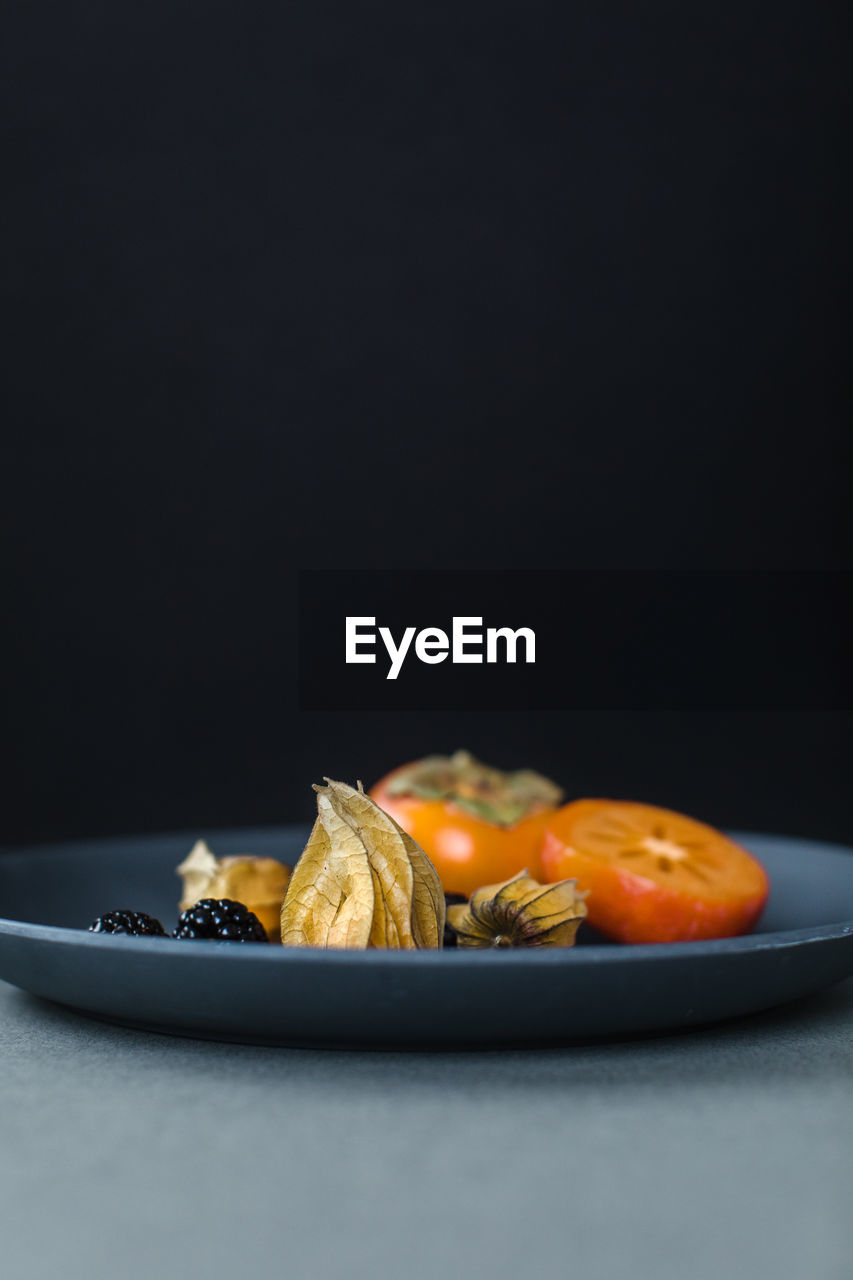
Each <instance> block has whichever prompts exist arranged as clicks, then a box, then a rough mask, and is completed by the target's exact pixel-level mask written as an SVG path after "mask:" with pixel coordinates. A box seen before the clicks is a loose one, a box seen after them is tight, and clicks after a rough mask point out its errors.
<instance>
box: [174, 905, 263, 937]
mask: <svg viewBox="0 0 853 1280" xmlns="http://www.w3.org/2000/svg"><path fill="white" fill-rule="evenodd" d="M175 937H176V938H214V939H218V940H219V941H220V942H268V941H269V939H268V938H267V934H266V930H265V929H264V926H263V925H262V924H261V922H260V920H259V919H258V917H257V916H256V915H255V913H254V911H250V910H249V908H248V907H245V906H244V905H243V903H242V902H233V901H232V900H231V898H202V899H201V900H200V901H199V902H197V903H196V904H195V906H192V907H188V908H187V910H186V911H185V912H184V913H183V915H181V916H180V917H179V919H178V927H177V929H176V930H175Z"/></svg>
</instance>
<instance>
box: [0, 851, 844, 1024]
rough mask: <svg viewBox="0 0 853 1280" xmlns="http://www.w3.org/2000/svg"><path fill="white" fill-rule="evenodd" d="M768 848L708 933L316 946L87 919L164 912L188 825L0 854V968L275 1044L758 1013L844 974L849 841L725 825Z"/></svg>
mask: <svg viewBox="0 0 853 1280" xmlns="http://www.w3.org/2000/svg"><path fill="white" fill-rule="evenodd" d="M306 836H307V828H303V827H282V828H274V829H270V828H263V829H253V830H247V831H242V832H233V831H229V832H220V833H213V834H212V835H211V836H210V843H211V845H212V847H213V848H214V850H215V851H216V852H217V853H219V854H226V853H238V852H241V851H242V852H250V853H258V854H267V855H270V856H274V857H279V858H281V859H282V860H283V861H286V862H293V861H295V859H296V857H297V856H298V854H299V852H300V850H301V849H302V847H303V845H304V843H305V839H306ZM737 838H738V839H740V840H741V841H742V843H743V844H745V845H746V846H747V848H749V849H751V850H752V851H753V852H754V853H755V854H756V855H757V856H758V857H759V858H760V859H761V861H762V862H763V863H764V865H765V866H766V867H767V870H768V872H769V874H770V878H771V881H772V886H773V887H772V893H771V897H770V902H769V903H768V906H767V909H766V911H765V913H764V916H763V919H762V921H761V923H760V926H759V929H758V931H757V932H755V933H753V934H752V935H750V936H749V937H744V938H728V939H723V940H721V941H717V942H686V943H675V944H669V945H665V946H642V947H627V946H618V945H614V944H603V943H601V942H591V941H590V939H591V937H592V935H591V934H590V932H589V930H587V931H586V936H587V940H586V941H583V936H584V932H585V931H584V929H581V933H580V939H579V944H578V945H577V946H576V947H574V948H571V949H565V950H564V949H559V948H557V949H554V950H542V951H493V952H482V951H459V950H446V951H414V952H400V951H361V952H353V951H350V952H345V951H311V950H304V951H303V950H297V949H287V950H285V949H284V948H281V947H273V946H261V945H241V944H236V943H227V942H174V941H172V940H171V939H156V938H154V939H149V938H128V937H115V936H109V935H95V934H91V933H88V932H86V926H87V925H88V924H89V923H90V921H91V920H92V919H93V918H94V916H96V915H98V914H99V913H100V912H102V911H107V910H110V909H111V908H119V907H125V908H127V907H130V908H133V909H135V910H141V911H149V912H151V913H152V914H154V915H156V916H158V917H159V918H160V919H161V920H162V921H163V923H164V925H165V926H166V928H167V929H170V928H172V927H173V925H174V920H175V916H176V906H175V903H176V900H177V891H178V881H177V879H176V877H175V872H174V868H175V866H176V864H177V863H178V862H179V861H180V859H181V858H183V856H184V855H185V854H186V853H187V851H188V849H189V848H190V845H191V844H192V841H193V839H194V837H191V836H187V835H167V836H146V837H135V838H132V839H120V840H100V841H90V842H86V843H79V844H66V845H54V846H51V847H49V848H38V849H30V850H26V851H23V852H19V853H6V854H3V855H2V856H0V910H2V913H3V916H4V917H7V918H5V919H0V978H5V979H6V981H8V982H12V983H15V984H17V985H18V986H20V987H23V988H25V989H26V990H27V991H31V992H34V993H35V994H36V995H39V996H45V997H47V998H48V999H50V1000H56V1001H59V1002H60V1003H61V1004H65V1005H70V1006H72V1007H73V1008H75V1009H79V1010H81V1011H82V1012H85V1013H90V1014H94V1015H96V1016H98V1017H101V1018H106V1019H109V1020H111V1021H115V1022H121V1023H126V1024H129V1025H132V1026H137V1027H143V1028H147V1029H150V1030H155V1031H166V1032H171V1033H173V1034H180V1035H190V1036H205V1037H211V1038H214V1039H221V1040H243V1041H252V1042H259V1043H269V1044H313V1045H319V1044H351V1045H359V1044H361V1045H374V1046H387V1047H393V1046H418V1045H419V1046H427V1047H429V1046H441V1045H454V1044H458V1045H466V1044H468V1045H470V1044H507V1043H522V1042H531V1041H538V1042H547V1041H552V1042H553V1041H560V1040H572V1039H589V1038H593V1037H601V1036H623V1035H630V1034H635V1033H637V1032H645V1031H656V1030H663V1029H677V1028H684V1027H692V1026H696V1025H698V1024H700V1023H706V1022H713V1021H716V1020H718V1019H722V1018H732V1017H736V1016H737V1015H739V1014H746V1013H754V1012H756V1011H757V1010H759V1009H766V1008H769V1007H770V1006H771V1005H776V1004H781V1003H783V1002H785V1001H787V1000H795V999H797V998H798V997H800V996H805V995H808V994H809V993H811V992H814V991H817V990H818V989H819V988H821V987H825V986H827V985H829V984H830V983H832V982H837V981H838V980H839V979H841V978H844V977H846V976H847V975H848V974H851V973H853V850H847V849H842V848H839V847H837V846H832V845H826V844H819V843H817V842H815V841H811V840H792V839H787V838H785V837H782V836H759V835H744V836H739V837H737Z"/></svg>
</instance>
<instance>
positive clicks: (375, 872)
mask: <svg viewBox="0 0 853 1280" xmlns="http://www.w3.org/2000/svg"><path fill="white" fill-rule="evenodd" d="M326 782H327V785H326V786H325V787H317V788H315V790H316V791H317V814H318V817H317V823H316V824H315V827H314V831H313V833H312V836H311V839H310V840H309V842H308V845H307V846H306V849H305V851H304V853H303V854H302V857H301V858H300V859H299V861H298V862H297V864H296V867H295V869H294V872H293V876H292V877H291V882H290V887H289V889H288V892H287V895H286V897H285V900H284V903H283V905H282V909H281V938H282V942H283V943H284V944H285V945H286V946H319V947H331V946H345V947H380V948H394V949H403V950H412V949H414V948H417V947H438V946H441V944H442V939H443V932H444V894H443V892H442V889H441V882H440V880H439V878H438V873H437V872H436V870H435V868H434V867H433V865H432V863H431V862H430V861H429V859H428V858H427V856H426V854H425V853H424V852H423V850H422V849H421V848H420V847H419V846H418V845H417V844H415V842H414V841H413V840H412V839H411V837H410V836H407V835H406V834H405V832H403V831H401V829H400V828H399V827H398V826H397V824H396V822H394V820H393V819H392V818H390V817H389V816H388V814H387V813H385V812H384V811H383V810H382V809H380V808H379V806H378V805H377V804H376V803H375V802H374V801H373V800H371V799H370V797H369V796H367V795H365V794H364V792H363V790H362V789H361V785H360V784H359V787H358V789H356V788H354V787H350V786H347V785H346V783H342V782H333V781H331V780H330V779H327V780H326ZM321 833H322V834H321ZM342 920H344V921H345V923H346V927H345V929H343V930H342V929H341V921H342Z"/></svg>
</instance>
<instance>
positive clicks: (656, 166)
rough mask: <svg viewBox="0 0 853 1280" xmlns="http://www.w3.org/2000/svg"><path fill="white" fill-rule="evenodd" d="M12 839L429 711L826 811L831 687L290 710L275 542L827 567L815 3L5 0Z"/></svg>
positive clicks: (824, 826) (327, 768)
mask: <svg viewBox="0 0 853 1280" xmlns="http://www.w3.org/2000/svg"><path fill="white" fill-rule="evenodd" d="M4 17H5V20H6V21H5V26H6V28H7V30H6V37H5V39H4V42H3V52H2V55H0V56H2V58H3V61H4V63H6V64H8V65H5V66H4V67H3V71H4V76H3V83H4V84H5V86H6V88H5V101H4V104H3V120H4V122H5V132H4V147H3V151H4V163H3V175H4V187H5V193H4V200H3V208H4V213H3V218H4V224H5V226H4V236H3V248H4V261H5V263H6V265H7V271H6V276H7V287H6V289H5V299H6V301H5V303H4V308H5V315H4V320H5V322H6V340H5V344H4V346H5V350H4V354H5V356H6V361H5V362H4V363H5V364H6V365H7V368H8V379H7V382H8V390H9V396H8V409H7V412H6V414H5V415H4V416H5V418H6V420H7V422H8V423H9V424H10V426H11V432H10V433H9V435H10V436H11V449H10V452H9V455H8V460H7V463H6V465H5V467H4V472H3V474H4V493H3V495H2V515H3V521H4V530H3V545H4V548H5V549H6V551H7V556H6V574H5V585H4V603H5V606H6V621H5V626H4V649H5V653H4V664H3V670H4V674H5V678H6V683H7V685H8V689H7V697H6V704H7V714H6V718H5V722H6V741H7V746H8V748H9V757H10V758H9V763H8V765H7V767H6V769H5V771H4V772H5V779H6V783H7V787H6V789H5V798H4V801H3V815H4V820H3V828H2V833H0V839H2V840H3V841H4V842H5V843H7V844H8V843H13V842H17V841H23V842H26V841H31V840H37V839H42V838H52V837H56V838H60V837H63V836H66V835H68V836H72V835H84V834H90V833H91V834H95V833H109V832H117V831H128V830H146V829H151V830H153V829H157V828H165V827H176V826H181V827H187V828H192V829H193V830H201V829H207V828H209V827H212V826H214V825H216V824H224V823H234V824H237V823H252V822H265V821H276V820H280V819H289V818H307V817H308V816H309V813H310V808H311V793H310V790H309V783H310V782H311V781H313V780H317V779H319V777H320V776H321V775H322V774H324V773H329V774H331V775H332V776H335V775H337V776H341V777H343V778H346V779H349V780H352V779H353V778H355V777H356V776H363V777H364V778H365V781H368V780H372V779H373V778H374V777H375V776H377V775H378V774H379V773H381V772H383V771H385V770H386V769H387V768H390V767H391V766H393V765H395V764H397V763H399V762H400V761H401V760H403V759H405V758H407V757H410V756H412V755H418V754H422V753H424V752H426V751H431V750H450V749H453V748H454V747H456V746H459V745H467V746H468V747H470V748H471V749H473V750H475V751H477V752H479V753H480V754H482V755H483V756H485V757H486V758H487V759H489V760H492V761H494V762H495V763H500V764H505V765H507V766H515V765H522V764H531V765H534V766H538V767H540V768H542V769H543V770H545V771H546V772H549V773H551V774H553V775H555V776H556V777H558V778H559V779H560V780H561V781H563V782H565V784H566V785H567V786H568V787H569V789H570V790H572V791H577V792H611V793H615V794H622V795H632V796H637V797H639V798H647V799H652V800H655V799H657V800H659V801H660V802H661V803H668V804H671V805H674V806H676V807H683V808H685V809H688V810H692V811H694V812H696V813H697V815H698V816H700V817H705V818H707V819H708V820H710V821H715V822H719V823H728V824H732V825H734V824H743V825H747V826H753V827H765V828H775V829H787V830H790V831H797V832H802V833H804V834H817V835H826V836H830V837H832V836H835V837H838V838H841V839H853V830H851V824H850V817H849V809H848V795H849V776H850V775H849V766H850V754H851V753H850V738H851V734H850V721H849V717H847V716H844V715H842V714H840V713H838V714H831V713H817V712H813V713H797V714H791V713H785V714H783V713H778V714H773V713H763V714H758V713H735V712H722V711H718V712H703V713H695V712H694V713H687V712H684V713H678V712H672V711H670V712H665V713H664V712H654V711H647V712H640V711H632V712H628V711H621V712H620V711H610V712H606V713H598V714H596V713H593V712H584V713H580V712H575V713H561V714H559V715H557V714H546V713H529V714H525V713H523V712H518V711H513V712H509V711H505V710H502V709H501V708H500V706H496V707H495V708H494V710H493V711H492V712H490V713H488V714H484V713H477V714H474V713H466V712H464V711H462V710H458V711H451V712H441V713H438V712H435V713H432V714H424V715H419V716H417V717H412V716H411V715H410V714H407V713H404V712H399V713H396V712H387V713H378V712H377V713H358V714H354V713H343V712H342V713H334V712H326V713H322V714H320V713H315V714H308V713H302V714H300V713H298V712H297V710H296V664H295V638H294V630H295V620H296V612H295V584H296V571H297V570H298V569H300V568H310V567H335V568H346V567H347V566H348V565H350V564H351V565H353V566H362V567H368V568H377V567H383V566H389V567H393V568H407V567H408V568H412V569H414V568H445V567H446V568H450V567H492V568H519V569H523V568H526V567H532V566H536V567H545V568H548V567H557V566H559V567H586V568H617V567H618V568H623V567H641V568H652V567H654V568H677V567H682V568H696V567H718V568H726V567H740V568H753V567H763V568H766V567H782V568H802V569H821V568H827V567H850V556H849V547H850V540H849V532H850V530H849V518H848V515H847V510H848V499H847V490H848V483H849V475H848V462H849V459H848V457H847V449H846V439H847V436H846V427H847V423H848V420H849V410H850V404H849V391H848V382H847V374H846V365H847V353H848V349H849V336H850V335H849V315H850V310H849V298H850V293H849V284H850V273H849V272H850V261H849V226H850V225H851V209H850V178H849V163H848V155H847V152H848V146H849V107H848V105H847V95H846V79H847V70H848V67H849V58H850V40H849V15H848V10H847V7H846V6H842V5H841V4H840V3H826V2H825V0H823V2H819V3H816V4H814V5H810V6H804V5H801V4H796V3H792V2H791V0H782V2H781V3H773V4H770V3H760V4H757V3H737V4H735V3H733V0H723V3H722V4H719V5H716V6H704V7H703V10H702V12H701V13H696V12H692V11H691V7H690V6H684V5H683V4H676V3H671V4H669V3H662V2H661V0H655V2H653V3H651V4H647V5H643V6H638V5H633V4H627V3H618V4H601V3H599V2H597V0H596V2H595V3H593V2H592V0H590V2H588V3H577V4H572V5H569V6H567V5H564V4H557V3H543V2H542V0H538V2H536V0H534V2H533V3H530V4H527V5H525V6H523V7H522V6H519V5H516V4H512V5H510V4H502V3H491V4H489V5H486V4H483V3H472V2H471V0H461V2H460V0H456V2H455V3H452V4H450V3H433V4H431V5H429V6H418V7H415V6H401V5H400V4H399V3H398V2H396V0H395V2H394V3H390V2H382V3H372V4H369V3H365V4H359V5H352V4H345V3H342V2H341V0H336V2H335V3H312V4H310V5H309V4H307V3H298V4H290V5H287V6H281V5H273V4H269V5H261V4H257V3H254V2H252V0H250V3H248V4H244V5H241V6H239V10H238V8H237V7H235V6H233V5H230V4H229V5H225V4H209V5H206V6H203V7H202V6H197V5H189V4H187V3H181V2H180V0H176V2H174V3H170V4H169V5H166V4H164V3H161V2H160V0H155V2H154V3H146V4H144V5H143V4H122V5H120V6H115V5H112V4H108V3H105V2H104V3H88V4H85V3H84V4H80V5H76V6H66V5H61V4H59V3H56V2H50V3H38V0H36V2H35V3H29V4H26V5H25V4H23V3H18V4H14V5H12V6H8V7H7V9H6V11H5V12H4Z"/></svg>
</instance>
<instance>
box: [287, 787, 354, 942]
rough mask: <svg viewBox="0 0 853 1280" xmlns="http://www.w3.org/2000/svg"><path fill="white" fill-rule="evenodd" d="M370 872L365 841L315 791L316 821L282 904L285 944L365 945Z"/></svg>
mask: <svg viewBox="0 0 853 1280" xmlns="http://www.w3.org/2000/svg"><path fill="white" fill-rule="evenodd" d="M374 900H375V893H374V889H373V875H372V873H371V870H370V864H369V862H368V860H367V853H366V851H365V849H364V846H363V845H362V844H361V842H360V841H359V840H358V837H357V836H356V835H355V833H354V832H353V831H352V830H351V828H350V827H349V826H348V825H347V823H345V822H344V821H343V820H342V819H340V818H339V817H338V815H337V814H336V813H335V812H334V809H333V808H332V806H331V804H330V802H329V800H328V797H327V796H325V795H318V797H317V821H316V822H315V824H314V829H313V831H312V832H311V836H310V838H309V840H308V844H307V845H306V846H305V850H304V852H303V853H302V856H301V857H300V859H299V861H298V862H297V864H296V866H295V867H294V869H293V875H292V876H291V878H290V885H289V886H288V890H287V894H286V895H285V899H284V902H283V904H282V908H281V922H280V923H281V940H282V942H283V943H284V945H285V946H286V947H328V948H337V947H344V948H346V947H352V948H357V949H361V948H364V947H366V946H367V944H368V940H369V938H370V927H371V922H372V920H373V906H374Z"/></svg>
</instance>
